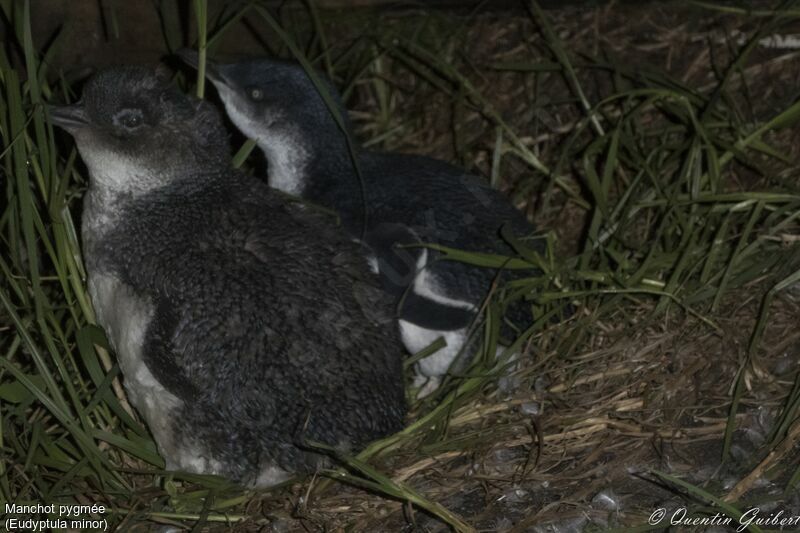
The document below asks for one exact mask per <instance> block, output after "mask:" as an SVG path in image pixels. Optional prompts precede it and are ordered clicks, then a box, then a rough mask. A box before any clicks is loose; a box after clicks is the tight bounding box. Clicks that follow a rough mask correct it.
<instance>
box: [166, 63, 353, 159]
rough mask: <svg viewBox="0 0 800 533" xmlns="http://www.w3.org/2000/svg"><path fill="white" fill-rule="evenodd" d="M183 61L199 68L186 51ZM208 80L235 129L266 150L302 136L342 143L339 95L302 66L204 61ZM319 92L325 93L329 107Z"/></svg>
mask: <svg viewBox="0 0 800 533" xmlns="http://www.w3.org/2000/svg"><path fill="white" fill-rule="evenodd" d="M179 55H180V57H181V58H182V59H183V60H184V61H185V62H186V63H188V64H189V65H192V66H194V67H197V64H198V57H197V53H196V52H194V51H192V50H188V49H184V50H182V51H180V52H179ZM206 77H207V78H208V79H209V80H210V81H211V82H212V83H213V84H214V86H215V87H216V89H217V91H218V93H219V95H220V99H221V100H222V103H223V104H224V105H225V111H226V112H227V114H228V116H229V117H230V119H231V121H232V122H233V123H234V125H235V126H236V127H237V128H238V129H239V130H240V131H241V132H242V133H244V134H245V135H246V136H248V137H250V138H251V139H254V140H255V141H256V142H257V143H258V144H259V146H260V147H261V148H262V149H264V150H265V151H266V150H268V147H269V145H271V144H280V143H281V142H282V140H283V139H286V138H287V137H294V136H296V135H297V134H298V133H300V134H305V135H306V136H308V137H311V138H313V139H314V140H318V141H319V142H322V143H326V142H328V143H329V142H330V141H335V142H340V141H341V139H343V136H342V132H341V129H340V127H339V125H338V122H337V120H336V118H335V115H334V113H335V114H338V115H339V117H340V118H341V120H342V123H343V124H344V125H345V127H346V128H347V127H349V125H348V123H347V110H346V109H345V107H344V105H343V104H342V102H341V97H340V96H339V93H338V91H337V90H336V88H335V87H334V86H333V84H332V83H331V82H330V80H329V79H328V78H327V77H326V76H324V75H323V74H321V73H319V72H316V73H315V78H316V80H317V83H319V84H320V88H319V89H318V88H317V86H316V85H315V84H314V81H313V80H312V78H311V75H310V73H309V72H307V71H306V70H305V69H304V68H303V67H302V66H301V65H299V64H297V63H291V62H287V61H282V60H277V59H267V58H261V59H251V60H246V61H240V62H237V63H227V64H221V63H214V62H206ZM320 91H323V92H324V93H326V95H327V96H328V97H329V101H330V102H332V103H333V106H332V107H333V109H331V108H329V107H328V105H327V104H326V102H325V98H323V96H322V95H321V93H320Z"/></svg>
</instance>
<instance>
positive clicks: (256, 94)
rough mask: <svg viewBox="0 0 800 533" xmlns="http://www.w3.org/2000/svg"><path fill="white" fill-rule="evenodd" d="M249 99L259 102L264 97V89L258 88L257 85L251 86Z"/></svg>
mask: <svg viewBox="0 0 800 533" xmlns="http://www.w3.org/2000/svg"><path fill="white" fill-rule="evenodd" d="M249 92H250V99H251V100H253V101H255V102H260V101H261V100H263V99H264V91H262V90H261V89H259V88H258V87H252V88H251V89H250V91H249Z"/></svg>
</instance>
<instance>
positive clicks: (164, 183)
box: [50, 67, 406, 486]
mask: <svg viewBox="0 0 800 533" xmlns="http://www.w3.org/2000/svg"><path fill="white" fill-rule="evenodd" d="M50 117H51V120H52V121H53V123H55V124H57V125H59V126H61V127H63V128H64V129H66V130H67V131H68V132H70V133H71V134H72V136H73V137H74V138H75V141H76V144H77V146H78V150H79V152H80V154H81V157H82V158H83V161H84V162H85V163H86V166H87V168H88V170H89V175H90V186H89V189H88V191H87V193H86V196H85V200H84V212H83V220H82V240H83V246H84V256H85V261H86V267H87V272H88V288H89V294H90V297H91V300H92V303H93V305H94V307H95V310H96V313H97V320H98V323H99V324H100V325H101V326H102V327H103V328H104V329H105V331H106V333H107V335H108V338H109V341H110V343H111V345H112V347H113V348H114V350H115V352H116V354H117V357H118V359H119V363H120V367H121V369H122V372H123V377H124V383H125V386H126V390H127V391H128V394H129V397H130V400H131V402H132V403H133V405H134V406H135V407H136V409H137V410H138V411H139V413H140V414H141V415H142V416H143V418H144V419H145V421H146V422H147V424H148V426H149V427H150V430H151V431H152V433H153V436H154V438H155V440H156V443H157V444H158V449H159V451H160V453H161V454H162V455H163V457H164V458H165V460H166V463H167V468H169V469H175V470H183V471H188V472H194V473H203V474H218V475H223V476H226V477H228V478H230V479H233V480H236V481H238V482H241V483H243V484H247V485H251V486H270V485H274V484H276V483H279V482H281V481H283V480H285V479H286V478H287V477H289V476H290V475H292V474H294V473H298V472H306V471H311V470H313V469H314V468H316V467H318V466H319V465H320V463H321V461H322V456H321V455H319V454H317V453H315V452H316V451H319V448H316V447H314V446H312V445H310V444H309V443H323V444H325V445H328V446H332V447H335V448H336V449H339V450H342V451H346V450H354V449H357V448H359V447H361V446H363V445H365V444H366V443H367V442H369V441H372V440H375V439H377V438H380V437H383V436H385V435H387V434H389V433H392V432H394V431H396V430H398V429H400V428H401V426H402V424H403V417H404V414H405V410H406V408H405V398H404V389H403V380H402V357H403V356H402V353H401V351H402V350H401V346H400V343H399V337H398V333H397V331H396V329H397V326H396V324H395V323H394V321H393V319H392V313H393V304H392V302H391V301H390V299H389V298H387V297H386V296H385V294H384V292H383V291H382V290H381V289H380V288H379V283H378V280H377V277H376V276H375V275H374V274H373V273H372V272H370V269H369V266H368V265H367V264H366V261H365V260H364V258H363V255H362V253H361V252H360V251H359V249H358V246H359V245H357V244H355V243H353V242H352V240H351V239H350V238H349V237H348V236H347V235H346V234H345V233H343V232H341V233H340V230H338V229H336V228H335V226H334V224H332V223H331V222H330V221H329V220H328V217H325V216H324V215H322V214H320V213H319V212H318V211H314V210H312V209H310V208H309V207H306V206H302V205H299V204H297V203H292V202H289V201H287V199H286V197H285V196H284V195H282V194H281V193H279V192H276V191H274V190H272V189H270V188H269V187H268V186H266V184H263V183H262V182H259V181H258V180H256V179H255V178H252V177H249V176H246V175H245V174H243V173H240V172H238V171H236V170H233V169H232V168H231V166H230V156H229V152H228V143H227V136H226V134H225V130H224V128H223V126H222V122H221V118H220V116H219V113H218V112H217V111H216V110H215V109H214V107H213V106H212V105H211V104H208V103H207V102H205V101H203V100H199V99H196V98H193V97H189V96H186V95H184V94H183V93H181V92H180V91H179V90H178V89H177V88H175V87H173V86H171V85H170V84H169V83H168V82H167V81H166V80H164V79H162V78H161V77H160V76H159V75H157V74H156V73H155V71H154V70H152V69H148V68H145V67H115V68H112V69H109V70H105V71H101V72H99V73H98V74H96V75H95V76H94V77H93V78H91V79H90V80H89V81H88V82H87V84H86V86H85V88H84V91H83V98H82V101H81V102H79V103H78V104H75V105H72V106H63V107H56V108H52V109H51V111H50Z"/></svg>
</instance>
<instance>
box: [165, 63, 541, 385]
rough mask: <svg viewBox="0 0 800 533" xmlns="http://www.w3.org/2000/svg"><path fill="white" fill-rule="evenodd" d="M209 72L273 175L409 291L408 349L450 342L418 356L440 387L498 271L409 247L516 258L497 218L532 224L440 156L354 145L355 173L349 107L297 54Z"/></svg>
mask: <svg viewBox="0 0 800 533" xmlns="http://www.w3.org/2000/svg"><path fill="white" fill-rule="evenodd" d="M180 56H181V57H182V58H183V59H184V61H186V62H187V63H189V64H190V65H193V66H196V64H197V54H196V53H195V52H193V51H191V50H188V49H185V50H182V51H181V52H180ZM206 74H207V77H208V79H209V80H210V81H211V82H212V83H213V84H214V86H215V87H216V88H217V91H218V93H219V95H220V98H221V100H222V102H223V104H224V106H225V110H226V112H227V114H228V116H229V117H230V119H231V121H232V122H233V123H234V125H235V126H236V127H237V128H238V129H239V130H241V132H242V133H244V135H246V136H247V137H250V138H251V139H254V140H255V141H256V143H257V144H258V146H259V147H260V148H261V150H262V151H263V152H264V154H265V156H266V159H267V163H268V182H269V184H270V185H271V186H273V187H276V188H278V189H280V190H282V191H284V192H287V193H289V194H293V195H299V196H302V197H304V198H306V199H308V200H309V201H311V202H314V203H317V204H320V205H323V206H325V207H328V208H330V209H333V210H335V211H337V212H338V213H339V214H340V216H341V217H342V220H343V224H344V226H345V227H346V229H347V230H348V231H349V232H350V233H351V234H352V235H353V236H354V237H356V238H360V239H362V240H363V241H364V242H365V244H367V245H368V246H369V247H370V248H371V250H372V253H373V254H374V256H375V257H374V258H372V259H371V262H372V264H373V266H374V267H375V268H378V269H379V270H380V274H381V278H382V279H383V282H384V286H387V287H390V292H392V293H394V294H403V295H404V298H403V300H402V301H401V305H400V307H399V310H398V317H399V324H400V329H401V334H402V337H403V341H404V343H405V346H406V348H407V350H408V351H410V352H411V353H416V352H418V351H419V350H421V349H423V348H425V347H426V346H428V345H430V344H431V343H432V342H433V341H435V340H436V339H437V338H439V337H444V339H445V341H446V343H447V346H446V347H445V348H443V349H441V350H439V351H438V352H436V353H435V354H433V355H430V356H428V357H427V358H425V359H422V360H421V361H420V362H419V363H418V365H417V372H418V373H419V375H418V378H421V379H417V380H416V383H417V384H418V385H422V384H423V383H424V381H425V379H426V378H433V380H431V381H428V383H427V385H426V386H425V388H424V389H423V392H422V394H421V395H423V396H424V395H425V394H426V393H427V392H430V391H432V390H433V389H435V388H436V387H437V386H438V383H439V380H440V377H441V376H442V375H444V374H445V373H447V372H448V369H450V370H451V371H452V367H451V365H452V363H453V362H454V359H455V358H456V357H457V356H458V355H459V354H460V353H461V354H462V355H463V354H464V352H466V351H467V350H464V351H462V347H463V345H464V343H465V342H466V340H467V336H468V332H469V326H470V324H471V323H472V322H473V320H474V318H475V317H476V315H477V313H478V312H479V309H480V306H481V303H482V301H483V300H484V298H485V297H486V295H487V294H488V291H489V289H490V286H491V283H492V281H493V280H494V279H495V278H496V276H497V274H498V272H497V271H496V270H492V269H486V268H479V267H474V266H470V265H467V264H464V263H460V262H455V261H439V260H437V259H438V258H439V257H440V256H441V254H439V253H437V252H435V251H433V250H432V249H426V248H420V247H416V248H413V247H409V246H408V245H413V244H415V243H416V244H419V243H433V244H439V245H443V246H447V247H451V248H457V249H463V250H468V251H475V252H482V253H491V254H500V255H507V256H513V255H514V254H515V252H514V250H513V249H512V247H511V246H510V245H509V244H508V243H507V242H506V241H505V240H504V239H503V238H502V237H501V236H500V229H501V227H502V226H503V225H507V227H508V229H509V230H510V231H511V233H512V234H514V235H516V236H528V235H531V234H532V233H534V231H535V230H534V227H533V225H532V224H531V223H530V222H528V220H527V219H526V217H525V216H524V215H523V214H522V213H521V212H520V211H519V210H517V209H516V208H515V207H514V206H513V205H512V204H511V202H510V201H509V200H508V198H506V197H505V196H504V195H503V194H502V193H501V192H499V191H497V190H495V189H493V188H491V187H490V186H489V184H488V183H486V182H485V181H484V180H481V179H480V178H478V177H476V176H472V175H469V174H467V173H466V172H465V171H464V170H462V169H460V168H458V167H455V166H453V165H450V164H448V163H445V162H443V161H440V160H437V159H432V158H428V157H423V156H418V155H409V154H399V153H381V152H374V151H368V150H364V149H360V148H356V160H357V164H358V167H359V169H360V173H361V177H359V176H358V174H357V173H356V171H355V167H354V165H353V161H352V156H351V151H350V149H349V148H348V143H347V136H348V135H349V137H350V138H351V139H352V138H353V133H352V131H351V130H350V126H349V123H348V121H347V110H346V109H345V107H344V105H343V103H342V100H341V96H340V95H339V93H338V92H337V90H336V89H335V87H334V86H333V84H332V82H331V81H330V80H329V79H328V78H327V77H325V76H324V75H323V74H321V73H317V76H316V77H317V80H318V81H319V83H321V85H322V89H323V90H324V91H325V92H327V94H328V95H329V96H330V98H331V100H332V101H333V103H334V109H333V111H332V110H331V109H330V108H329V106H328V105H327V104H326V102H325V100H324V98H323V97H322V96H321V94H320V91H319V90H318V89H317V87H316V86H315V84H314V82H313V81H312V79H311V77H310V76H309V74H308V73H307V72H306V71H305V70H304V69H303V67H302V66H301V65H299V64H297V63H291V62H285V61H281V60H275V59H251V60H245V61H241V62H237V63H229V64H217V63H213V62H209V63H207V65H206ZM334 113H335V114H337V115H338V116H339V121H338V122H337V119H336V117H335V115H334ZM340 124H342V125H343V126H344V130H343V129H342V127H340ZM362 185H363V187H362ZM362 194H363V196H362ZM365 206H366V213H364V207H365ZM365 215H366V216H365ZM365 221H366V228H365V227H364V223H365ZM398 244H399V245H403V247H402V248H400V247H399V246H397V245H398ZM541 244H542V243H541V241H536V242H535V243H534V248H536V249H538V250H539V251H541V250H542V245H541ZM401 250H402V251H401ZM502 274H503V276H505V277H509V276H513V274H512V273H510V272H508V271H505V272H503V273H502ZM519 275H520V276H521V275H522V274H519ZM524 275H528V276H529V275H531V272H530V271H529V272H526V273H525V274H524ZM506 318H507V319H508V320H510V321H511V322H512V323H514V324H515V325H516V326H517V327H525V326H527V325H529V324H530V322H531V318H530V311H529V310H528V309H526V308H525V305H524V304H523V303H519V304H517V305H515V306H512V308H511V309H509V312H508V313H507V314H506ZM461 363H462V366H463V358H462V361H461Z"/></svg>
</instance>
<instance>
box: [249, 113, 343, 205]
mask: <svg viewBox="0 0 800 533" xmlns="http://www.w3.org/2000/svg"><path fill="white" fill-rule="evenodd" d="M257 143H258V146H259V148H261V150H262V151H263V152H264V156H265V157H266V159H267V164H268V180H269V185H270V186H271V187H273V188H275V189H278V190H281V191H283V192H285V193H287V194H291V195H294V196H301V197H303V198H308V199H311V200H320V198H317V197H318V196H319V192H320V191H324V190H327V189H329V188H330V187H336V186H343V184H342V183H341V181H340V180H341V178H340V177H341V176H345V175H346V179H348V180H349V174H354V170H353V164H352V161H351V159H350V151H349V149H348V146H347V139H346V137H345V134H344V133H343V132H342V131H341V130H340V129H339V127H338V126H337V125H336V124H332V125H329V126H327V127H323V128H318V127H317V128H311V127H304V126H300V125H295V126H294V127H292V128H287V129H285V130H283V131H281V132H280V134H277V135H275V134H272V135H267V136H264V137H262V138H260V139H259V140H258V141H257ZM337 182H338V183H337Z"/></svg>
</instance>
